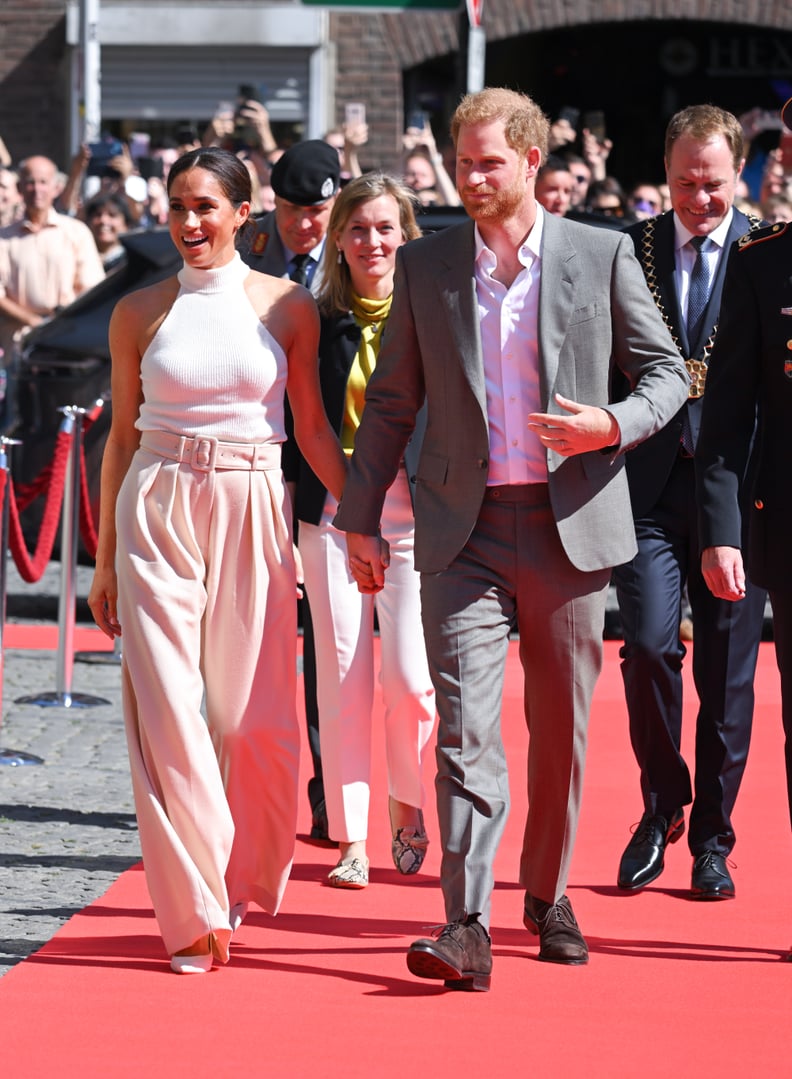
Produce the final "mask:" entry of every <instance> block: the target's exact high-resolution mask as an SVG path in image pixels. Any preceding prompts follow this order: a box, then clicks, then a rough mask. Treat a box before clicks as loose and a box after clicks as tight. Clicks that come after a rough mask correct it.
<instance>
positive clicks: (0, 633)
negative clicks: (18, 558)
mask: <svg viewBox="0 0 792 1079" xmlns="http://www.w3.org/2000/svg"><path fill="white" fill-rule="evenodd" d="M21 444H22V443H21V442H19V441H18V440H17V439H13V438H6V437H5V436H3V437H1V438H0V472H5V484H4V485H3V502H2V506H0V730H1V729H2V725H3V680H4V678H5V640H4V638H5V621H6V598H7V596H8V563H7V559H8V518H9V512H10V507H11V489H10V484H11V465H10V461H9V454H8V448H9V446H21ZM43 763H44V761H43V759H42V758H41V757H36V756H35V755H34V754H33V753H25V752H24V751H23V750H21V749H0V764H9V765H11V766H12V767H13V766H18V765H20V764H43Z"/></svg>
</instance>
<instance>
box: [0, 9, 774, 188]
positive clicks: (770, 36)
mask: <svg viewBox="0 0 792 1079" xmlns="http://www.w3.org/2000/svg"><path fill="white" fill-rule="evenodd" d="M125 7H134V8H135V9H136V11H138V12H140V10H146V11H148V12H150V16H149V17H147V18H146V19H143V20H138V25H137V26H136V25H135V24H134V23H132V24H130V26H131V29H130V30H128V31H127V34H128V37H129V39H130V44H132V43H133V41H132V39H133V38H134V36H135V34H136V33H137V32H138V30H141V31H142V30H143V29H145V30H146V33H145V34H141V36H140V38H139V40H140V43H141V46H140V47H141V49H142V50H145V49H146V48H150V46H149V45H148V42H151V41H154V42H156V44H157V45H164V44H165V43H166V42H168V41H170V42H171V43H172V44H174V45H177V44H179V42H180V30H176V31H175V32H174V25H176V24H174V23H170V24H168V25H167V26H166V25H164V24H163V29H162V30H161V31H158V30H157V20H158V19H160V18H162V17H164V16H162V14H161V13H162V12H163V10H164V9H165V8H169V9H175V10H176V11H178V9H179V8H180V7H181V8H183V9H185V10H186V9H189V16H190V17H189V18H185V19H184V20H183V24H184V26H186V27H189V24H191V23H193V22H194V21H195V15H196V12H204V13H207V12H209V11H212V12H214V13H216V15H217V17H218V19H219V20H220V23H218V24H217V25H220V24H221V23H222V20H223V17H224V12H225V11H230V10H231V9H232V8H233V9H234V10H235V11H237V12H238V11H239V9H244V8H247V9H248V10H249V12H250V19H251V25H252V23H253V21H254V19H255V17H256V16H257V15H260V13H261V12H262V11H269V10H270V9H271V10H272V11H277V12H279V13H285V14H284V15H283V16H281V15H279V17H278V20H279V22H282V19H283V17H286V16H288V15H289V14H290V13H294V14H296V13H299V12H300V11H301V5H300V4H299V3H297V2H296V0H284V2H282V3H280V4H270V3H267V2H266V0H237V2H236V3H234V2H233V0H215V2H214V3H209V2H207V0H189V2H185V0H171V3H170V4H162V3H161V2H159V0H157V2H155V0H137V4H125V0H103V2H102V7H101V12H102V13H101V17H100V28H101V27H102V25H103V24H104V22H105V21H107V20H109V18H110V16H115V17H116V22H117V23H118V16H119V13H120V12H121V11H122V9H123V8H125ZM78 9H79V2H78V0H3V3H2V10H0V135H2V137H3V139H4V140H5V142H6V143H7V145H8V146H9V149H10V150H11V153H12V155H13V156H14V157H15V158H19V157H22V156H24V155H25V154H28V153H30V152H33V151H42V150H43V151H46V152H48V153H50V154H51V155H52V156H54V157H56V158H57V159H58V160H59V161H60V162H61V163H63V162H64V161H66V160H67V159H68V155H69V152H70V149H71V144H72V143H73V140H74V132H73V130H71V128H73V126H74V125H73V117H74V114H75V113H74V102H73V100H72V98H73V97H74V94H75V93H76V92H77V91H76V89H75V67H74V64H75V58H74V54H75V49H74V20H75V17H76V15H77V14H78ZM307 10H308V9H302V13H303V14H304V13H305V12H306V11H307ZM312 10H313V11H314V12H315V11H316V10H317V9H312ZM464 10H465V9H464V6H460V9H459V11H450V12H449V11H445V12H424V11H409V10H405V11H391V12H388V11H377V10H372V11H369V10H367V9H366V8H359V9H356V10H354V11H347V10H337V11H334V10H330V11H329V12H328V13H322V15H321V22H319V23H317V24H316V25H317V26H321V32H318V36H317V40H316V41H315V42H310V41H309V42H307V44H306V46H305V49H304V55H302V58H300V57H297V59H298V60H299V62H300V63H303V64H304V66H305V71H306V72H307V74H306V82H309V83H313V84H314V85H312V86H309V87H308V88H306V89H305V95H306V98H309V97H310V98H311V99H312V104H311V107H310V110H309V111H310V115H311V117H312V119H311V121H310V122H311V124H312V125H313V129H311V128H310V126H308V127H306V128H305V130H304V131H303V134H308V135H316V134H319V133H321V131H320V128H321V127H323V126H325V125H326V126H330V124H331V123H332V122H334V121H337V120H339V119H340V118H341V116H342V114H343V104H344V102H345V101H350V100H353V101H364V102H365V103H366V106H367V118H368V121H369V127H370V136H371V138H370V143H369V146H368V148H367V150H366V154H365V156H364V163H365V164H384V165H386V166H388V167H392V166H393V165H394V164H395V161H396V157H397V154H398V148H399V141H400V134H401V131H402V128H403V124H404V116H405V112H406V109H407V108H409V107H412V106H414V105H416V104H418V105H421V106H422V107H425V108H427V109H428V111H429V112H430V115H431V116H432V118H433V123H434V126H435V130H436V131H437V132H438V134H441V133H442V132H443V131H444V130H445V126H446V123H447V119H448V116H449V114H450V112H451V110H452V109H453V105H454V103H455V101H456V100H457V98H458V96H459V93H460V92H461V91H462V90H464V88H465V86H464V75H463V74H462V72H463V70H464V69H463V65H461V64H460V59H459V58H460V45H462V46H463V47H464V37H465V28H466V16H465V14H464ZM67 12H68V14H69V18H68V19H67ZM143 23H146V26H145V27H143V25H142V24H143ZM118 25H120V26H123V25H124V24H123V22H121V23H119V24H118ZM179 26H181V24H179ZM483 26H484V29H485V32H486V37H487V56H486V81H487V82H488V83H491V84H501V85H512V86H519V87H521V88H523V89H525V90H526V91H527V92H529V93H531V94H532V95H533V96H535V97H536V98H537V100H539V101H540V102H541V103H542V105H543V107H545V108H546V110H547V111H549V112H552V111H554V110H555V109H556V108H557V107H558V106H559V105H561V104H565V103H566V104H573V105H579V106H582V107H583V108H585V107H596V108H604V109H605V111H606V113H607V115H608V118H609V121H611V122H612V123H613V124H614V125H615V126H614V133H615V135H617V136H618V137H617V138H615V139H614V141H615V142H616V143H617V146H618V145H621V146H622V147H624V148H625V149H627V148H629V153H630V155H631V158H630V160H635V159H636V155H637V157H638V159H640V157H641V155H642V154H643V153H648V151H647V150H646V149H645V145H651V144H653V143H654V145H653V149H652V153H656V150H657V144H656V142H655V140H656V138H657V131H658V130H661V129H662V125H663V123H664V120H665V118H666V114H668V113H669V112H670V111H672V110H673V108H674V107H678V106H679V105H681V104H688V103H690V101H692V100H715V101H717V103H719V104H724V105H725V106H726V107H728V108H733V109H735V110H740V109H743V108H749V107H751V106H752V105H755V104H758V105H761V106H762V107H767V108H777V106H778V104H779V98H780V97H783V94H784V93H785V92H786V89H787V88H788V92H789V95H791V96H792V5H791V4H789V3H788V0H607V2H594V0H576V2H575V0H484V8H483ZM267 32H268V31H267V30H266V28H265V29H264V30H263V31H262V34H263V39H260V40H261V41H262V47H264V45H266V40H267V37H266V35H267ZM158 33H159V34H160V36H159V37H157V34H158ZM168 34H171V35H172V36H171V37H170V38H168V37H167V35H168ZM152 35H153V36H152ZM240 37H241V40H240V41H239V42H238V43H237V44H234V42H233V41H229V40H228V39H227V37H226V38H223V39H222V40H219V39H218V38H217V37H215V36H212V37H208V39H207V40H206V41H204V42H202V45H203V47H204V52H205V53H207V52H208V55H209V59H208V60H206V61H205V62H204V68H203V71H204V72H206V71H207V70H208V69H209V68H211V67H212V65H213V63H214V61H215V60H217V61H219V60H220V59H221V58H224V59H225V61H226V62H228V61H229V59H230V60H231V61H233V57H234V54H235V50H236V49H242V48H243V47H244V46H245V45H246V42H245V40H244V38H245V35H244V34H243V35H240ZM319 38H321V41H320V40H318V39H319ZM70 41H71V44H70ZM114 42H115V44H114V45H113V46H112V48H113V49H115V50H116V54H119V53H120V52H121V51H122V50H123V47H124V45H125V44H126V41H125V39H124V38H123V36H122V37H121V38H119V37H116V38H114ZM194 44H197V43H194ZM278 47H280V45H279V46H278ZM287 53H288V48H287ZM318 53H321V55H322V57H323V63H322V65H319V66H317V65H316V64H314V61H313V57H314V55H315V54H318ZM103 55H104V48H103ZM138 55H140V56H145V51H142V52H140V53H139V54H138ZM284 55H286V54H284ZM289 55H290V54H289ZM295 55H296V54H295ZM140 66H141V67H143V68H145V66H146V65H145V60H141V61H140ZM139 77H140V79H141V80H146V78H147V72H146V71H145V70H141V71H140V75H139ZM196 79H198V76H196ZM187 82H188V83H189V80H187ZM190 89H191V88H190V86H189V85H187V86H183V87H180V90H184V91H186V92H187V93H189V91H190ZM199 89H200V86H199V85H198V83H196V87H195V90H196V92H197V91H198V90H199ZM172 92H173V91H172V89H169V90H168V91H167V93H166V91H165V90H163V95H164V96H165V97H167V96H168V94H171V93H172ZM154 111H155V112H156V109H155V110H154ZM163 115H165V113H163ZM114 119H118V118H117V117H115V118H114ZM136 119H139V118H136ZM196 119H197V118H196ZM70 125H71V126H70ZM619 140H621V142H619Z"/></svg>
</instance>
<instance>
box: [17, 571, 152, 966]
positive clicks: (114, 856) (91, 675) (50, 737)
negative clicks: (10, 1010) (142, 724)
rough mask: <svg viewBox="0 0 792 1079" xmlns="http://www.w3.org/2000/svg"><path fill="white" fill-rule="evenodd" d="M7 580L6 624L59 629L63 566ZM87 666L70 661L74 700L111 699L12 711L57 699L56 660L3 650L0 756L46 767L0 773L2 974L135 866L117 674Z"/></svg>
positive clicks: (81, 601) (84, 584) (107, 667)
mask: <svg viewBox="0 0 792 1079" xmlns="http://www.w3.org/2000/svg"><path fill="white" fill-rule="evenodd" d="M7 578H8V579H7V618H6V624H11V623H20V622H24V623H41V624H52V623H53V622H55V623H57V618H58V614H57V612H58V597H59V593H60V564H59V563H54V562H53V563H50V565H49V566H48V568H47V570H46V571H45V573H44V575H43V576H42V578H41V580H40V581H39V582H37V583H36V584H27V583H25V582H24V581H22V580H21V578H20V577H19V576H18V574H17V573H16V569H15V567H14V564H13V561H9V563H8V572H7ZM76 578H77V579H76V594H77V622H78V625H82V624H83V623H84V622H85V623H88V622H89V621H90V614H89V612H88V609H87V606H86V605H85V596H86V595H87V592H88V587H89V584H90V580H91V570H90V569H89V568H87V567H78V570H77V575H76ZM82 657H84V658H82ZM93 658H95V656H94V654H92V653H89V654H87V655H85V654H81V653H79V652H78V653H77V654H76V655H75V662H74V667H73V672H72V677H71V686H70V688H71V692H72V697H73V698H77V697H78V696H82V695H85V696H87V697H89V698H92V699H95V698H103V699H104V700H106V701H108V702H109V703H108V704H101V705H95V706H91V707H84V708H78V707H75V706H74V705H72V707H70V708H65V707H63V706H61V705H54V706H50V705H47V706H43V705H40V704H21V703H18V698H20V697H22V696H33V697H35V698H37V699H38V698H39V697H40V696H41V695H42V694H47V693H54V692H55V690H56V688H57V659H56V653H55V652H51V651H40V652H39V651H30V650H15V649H7V650H6V652H5V656H4V671H3V674H4V678H3V687H2V693H3V696H2V725H1V726H0V750H8V749H12V750H17V751H19V750H21V751H23V752H24V753H28V754H32V755H34V756H37V757H40V758H42V760H43V764H31V765H19V766H13V765H0V976H2V975H3V974H5V973H6V972H7V971H8V970H10V969H11V967H13V966H14V965H15V964H16V963H18V962H20V961H21V960H22V959H24V958H25V957H26V956H28V955H30V954H31V953H32V952H34V951H36V950H37V949H39V948H40V947H42V945H44V944H45V943H46V942H47V941H48V940H49V939H50V937H52V936H53V934H54V933H55V932H56V931H57V930H58V929H59V928H60V926H61V925H63V924H64V922H66V921H67V920H68V919H69V918H70V917H71V916H72V915H73V914H75V913H76V912H77V911H79V910H81V909H82V908H83V907H85V906H86V905H87V904H89V903H91V902H93V900H94V899H96V898H98V897H99V896H100V895H102V893H103V892H104V891H105V890H106V889H107V888H108V887H109V886H110V884H112V882H113V881H114V880H115V879H116V877H118V876H119V874H120V873H122V872H123V871H124V870H125V869H127V868H128V867H129V866H131V865H134V863H135V862H137V861H139V859H140V847H139V843H138V834H137V825H136V823H135V816H134V809H133V804H132V790H131V784H130V780H129V769H128V764H127V756H126V744H125V741H124V730H123V722H122V718H121V683H120V669H119V667H118V664H117V663H112V662H111V663H106V662H105V663H101V662H87V661H86V660H90V659H93Z"/></svg>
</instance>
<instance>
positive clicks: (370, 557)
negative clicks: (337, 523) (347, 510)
mask: <svg viewBox="0 0 792 1079" xmlns="http://www.w3.org/2000/svg"><path fill="white" fill-rule="evenodd" d="M346 540H347V553H348V555H349V571H350V573H351V574H352V576H353V578H354V579H355V583H356V584H357V586H358V592H363V593H364V595H365V594H367V593H372V592H381V591H382V588H383V585H384V584H385V570H386V569H387V568H388V566H389V565H390V547H389V545H388V541H387V540H384V539H383V538H382V536H366V535H363V534H362V533H360V532H347V534H346Z"/></svg>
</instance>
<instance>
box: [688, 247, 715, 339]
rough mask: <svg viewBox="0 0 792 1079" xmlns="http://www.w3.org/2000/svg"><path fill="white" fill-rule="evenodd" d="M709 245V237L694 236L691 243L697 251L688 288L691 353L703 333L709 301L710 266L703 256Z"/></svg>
mask: <svg viewBox="0 0 792 1079" xmlns="http://www.w3.org/2000/svg"><path fill="white" fill-rule="evenodd" d="M708 243H709V238H708V237H707V236H694V237H693V239H692V240H691V241H690V245H691V247H693V248H695V251H696V261H695V263H694V264H693V271H692V273H691V275H690V285H689V287H688V311H687V336H688V345H689V346H690V351H691V352H692V351H693V349H694V348H695V346H696V342H697V341H698V338H699V334H700V333H701V320H702V318H703V317H704V311H705V309H706V306H707V301H708V300H709V287H710V282H709V266H708V265H707V260H706V259H705V258H704V254H703V251H704V245H705V244H708Z"/></svg>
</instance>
